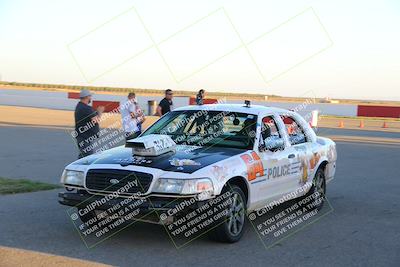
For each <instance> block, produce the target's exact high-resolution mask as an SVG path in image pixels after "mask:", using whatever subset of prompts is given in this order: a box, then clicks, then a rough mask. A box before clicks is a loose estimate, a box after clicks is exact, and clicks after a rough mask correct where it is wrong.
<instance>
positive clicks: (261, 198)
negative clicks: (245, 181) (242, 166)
mask: <svg viewBox="0 0 400 267" xmlns="http://www.w3.org/2000/svg"><path fill="white" fill-rule="evenodd" d="M260 134H261V136H260V138H259V140H260V146H259V153H258V154H259V157H260V160H261V162H262V165H263V168H264V173H263V174H264V175H263V176H262V177H259V178H258V179H256V180H255V181H250V184H251V185H253V186H254V187H253V189H254V190H255V191H254V192H256V199H255V203H257V204H256V206H260V205H265V203H268V202H272V201H277V200H279V199H280V198H281V197H282V196H283V195H284V194H286V193H288V192H290V191H291V190H293V189H294V188H295V186H294V181H295V180H296V179H297V178H298V174H296V173H294V172H293V168H294V167H296V165H295V163H297V155H298V152H297V151H296V150H295V149H294V148H293V147H291V146H290V145H289V144H288V142H287V135H286V134H285V129H284V125H283V123H282V121H281V118H280V117H279V116H275V115H269V116H265V117H263V118H262V120H261V131H260ZM276 142H279V143H280V144H282V146H279V145H278V147H275V145H274V144H275V143H276Z"/></svg>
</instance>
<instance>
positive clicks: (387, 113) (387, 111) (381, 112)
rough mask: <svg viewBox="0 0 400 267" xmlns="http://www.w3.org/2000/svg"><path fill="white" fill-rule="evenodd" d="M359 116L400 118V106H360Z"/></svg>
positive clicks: (358, 109)
mask: <svg viewBox="0 0 400 267" xmlns="http://www.w3.org/2000/svg"><path fill="white" fill-rule="evenodd" d="M357 116H364V117H387V118H400V106H399V107H396V106H370V105H358V108H357Z"/></svg>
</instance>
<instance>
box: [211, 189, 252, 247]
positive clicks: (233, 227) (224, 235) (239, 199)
mask: <svg viewBox="0 0 400 267" xmlns="http://www.w3.org/2000/svg"><path fill="white" fill-rule="evenodd" d="M230 188H231V193H232V194H231V196H230V198H231V205H230V207H229V208H228V212H227V215H226V216H225V218H224V220H223V222H222V223H221V224H220V225H218V226H217V227H216V228H215V229H214V230H213V231H212V232H211V237H212V238H213V239H214V240H216V241H219V242H224V243H234V242H237V241H239V240H240V238H241V237H242V236H243V232H244V227H245V224H246V200H245V195H244V193H243V191H242V189H240V187H238V186H236V185H232V186H230ZM226 191H227V190H225V192H226ZM223 193H224V191H223Z"/></svg>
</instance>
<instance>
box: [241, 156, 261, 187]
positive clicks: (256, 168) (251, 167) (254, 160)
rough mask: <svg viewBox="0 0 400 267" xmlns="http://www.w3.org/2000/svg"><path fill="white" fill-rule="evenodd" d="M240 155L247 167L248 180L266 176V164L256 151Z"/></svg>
mask: <svg viewBox="0 0 400 267" xmlns="http://www.w3.org/2000/svg"><path fill="white" fill-rule="evenodd" d="M240 157H241V158H242V160H243V161H244V163H245V164H246V167H247V180H249V181H252V180H254V179H256V178H257V177H261V176H264V166H263V164H262V161H261V159H260V157H259V156H258V154H257V153H256V152H255V151H252V152H251V153H250V154H243V155H241V156H240Z"/></svg>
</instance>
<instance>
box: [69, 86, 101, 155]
mask: <svg viewBox="0 0 400 267" xmlns="http://www.w3.org/2000/svg"><path fill="white" fill-rule="evenodd" d="M79 97H80V101H79V102H78V104H77V105H76V107H75V132H74V133H73V136H74V137H75V138H76V141H77V143H78V147H79V152H80V154H79V158H83V157H86V156H88V155H91V154H93V153H94V151H95V149H96V147H95V146H96V145H97V144H96V140H97V138H98V134H99V131H100V127H99V121H100V116H101V113H102V112H103V110H104V107H101V108H99V109H98V110H97V111H96V110H94V109H93V108H92V107H91V106H89V104H90V102H92V94H91V93H90V91H89V90H82V91H81V92H80V94H79Z"/></svg>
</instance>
